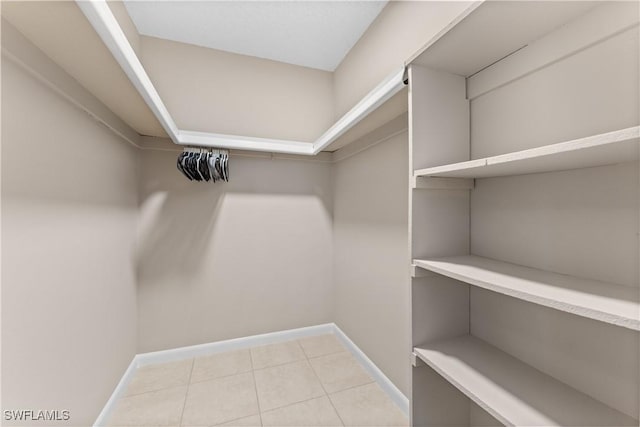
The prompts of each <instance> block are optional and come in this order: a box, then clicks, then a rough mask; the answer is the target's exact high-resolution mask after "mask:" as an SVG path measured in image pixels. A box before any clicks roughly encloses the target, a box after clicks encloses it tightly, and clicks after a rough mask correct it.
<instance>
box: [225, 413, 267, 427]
mask: <svg viewBox="0 0 640 427" xmlns="http://www.w3.org/2000/svg"><path fill="white" fill-rule="evenodd" d="M218 425H219V426H229V427H261V426H262V423H261V421H260V415H251V416H250V417H244V418H240V419H237V420H233V421H229V422H226V423H224V424H218Z"/></svg>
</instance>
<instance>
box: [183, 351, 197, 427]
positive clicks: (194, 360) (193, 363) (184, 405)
mask: <svg viewBox="0 0 640 427" xmlns="http://www.w3.org/2000/svg"><path fill="white" fill-rule="evenodd" d="M195 364H196V358H195V357H194V358H192V359H191V370H190V371H189V381H188V382H187V392H186V393H185V395H184V403H183V404H182V412H180V424H179V425H180V426H182V418H184V410H185V408H186V407H187V399H188V398H189V387H190V386H191V376H192V375H193V367H194V365H195Z"/></svg>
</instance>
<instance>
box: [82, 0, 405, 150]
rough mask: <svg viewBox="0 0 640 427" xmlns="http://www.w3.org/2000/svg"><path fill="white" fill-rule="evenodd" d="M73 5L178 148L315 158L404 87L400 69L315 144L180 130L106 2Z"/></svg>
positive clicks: (87, 2) (402, 74) (97, 0)
mask: <svg viewBox="0 0 640 427" xmlns="http://www.w3.org/2000/svg"><path fill="white" fill-rule="evenodd" d="M76 4H77V5H78V7H79V8H80V10H82V12H83V13H84V15H85V16H86V17H87V19H88V20H89V23H90V24H91V25H92V26H93V28H94V29H95V30H96V32H97V33H98V35H99V36H100V38H101V39H102V41H103V42H104V43H105V45H106V46H107V48H108V49H109V50H110V51H111V54H112V55H113V57H114V58H115V59H116V61H118V64H120V67H122V70H123V71H124V72H125V74H126V75H127V77H128V78H129V80H131V83H132V84H133V85H134V87H135V88H136V89H137V90H138V92H139V93H140V95H141V96H142V98H143V99H144V101H145V103H146V104H147V106H148V107H149V108H150V109H151V111H152V112H153V114H154V115H155V116H156V118H157V119H158V120H159V121H160V124H161V125H162V126H163V128H164V130H165V131H166V132H167V134H168V135H169V137H170V138H171V140H172V141H173V142H174V143H175V144H177V145H187V146H198V147H214V148H227V149H232V150H250V151H266V152H272V153H285V154H301V155H309V156H315V155H317V154H318V153H320V152H321V151H322V150H324V149H325V148H327V147H328V146H329V145H331V144H332V143H333V142H334V141H336V140H337V139H338V138H339V137H340V136H342V135H343V134H345V133H346V132H347V131H348V130H349V129H351V128H353V127H354V126H355V125H356V124H358V123H359V122H360V121H361V120H362V119H364V118H365V117H366V116H367V115H369V114H370V113H371V112H373V111H375V110H376V109H377V108H378V107H380V106H381V105H383V104H384V103H385V102H386V101H388V100H389V99H391V98H392V97H393V96H394V95H395V94H396V93H398V92H400V91H401V90H402V89H404V87H405V67H404V65H403V66H402V67H399V68H398V69H397V70H395V71H394V72H393V73H391V74H390V75H389V76H388V77H387V78H386V79H384V80H383V81H382V82H381V83H380V84H378V85H377V86H376V87H375V88H373V89H372V90H371V91H370V92H369V93H367V94H366V95H365V96H364V97H363V98H362V99H361V100H360V101H359V102H358V103H357V104H356V105H355V106H354V107H353V108H351V109H350V110H349V111H347V112H346V113H345V114H344V115H343V116H342V117H340V118H339V119H338V120H337V121H336V122H335V123H334V124H333V126H331V127H330V128H329V129H328V130H327V131H326V132H325V133H324V134H322V135H320V137H318V139H317V140H316V141H314V142H305V141H289V140H275V139H267V138H255V137H250V136H242V135H223V134H217V133H210V132H197V131H190V130H184V129H179V128H178V127H177V125H176V123H175V121H174V120H173V118H172V116H171V114H170V113H169V110H167V107H166V106H165V104H164V102H163V101H162V98H161V97H160V95H159V93H158V91H157V90H156V88H155V86H154V85H153V82H152V81H151V79H150V77H149V75H148V74H147V72H146V71H145V69H144V67H143V66H142V63H141V62H140V59H139V58H138V56H137V55H136V52H135V51H134V49H133V47H131V44H130V43H129V41H128V40H127V37H126V36H125V34H124V32H123V31H122V28H120V24H119V23H118V21H117V20H116V18H115V16H114V15H113V13H112V12H111V9H110V8H109V5H108V4H107V1H106V0H93V1H84V0H76Z"/></svg>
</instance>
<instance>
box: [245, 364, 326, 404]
mask: <svg viewBox="0 0 640 427" xmlns="http://www.w3.org/2000/svg"><path fill="white" fill-rule="evenodd" d="M254 375H255V377H256V388H257V390H258V399H259V401H260V409H261V410H262V411H268V410H271V409H275V408H279V407H281V406H286V405H290V404H292V403H297V402H302V401H305V400H309V399H312V398H314V397H320V396H322V395H324V390H323V388H322V385H321V384H320V381H318V378H317V377H316V374H315V372H314V371H313V369H312V368H311V365H309V362H308V361H307V360H303V361H300V362H295V363H289V364H287V365H281V366H276V367H273V368H267V369H260V370H257V371H254Z"/></svg>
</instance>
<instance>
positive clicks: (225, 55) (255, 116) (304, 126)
mask: <svg viewBox="0 0 640 427" xmlns="http://www.w3.org/2000/svg"><path fill="white" fill-rule="evenodd" d="M141 50H142V62H143V64H144V67H145V69H146V70H147V73H149V76H150V77H151V80H152V81H153V83H154V85H155V87H156V89H157V90H158V92H159V93H160V96H161V97H162V100H163V101H164V103H165V105H166V106H167V108H168V109H169V111H170V112H171V114H172V115H173V118H174V120H175V121H176V123H177V125H178V127H179V128H180V129H185V130H197V131H206V132H215V133H223V134H232V135H245V136H255V137H260V138H275V139H291V140H297V141H302V142H313V141H314V140H315V139H316V138H317V137H318V136H319V135H320V134H322V133H323V132H324V131H326V130H327V129H328V128H329V126H330V125H332V124H333V118H334V114H333V100H332V91H331V87H332V74H331V73H329V72H327V71H320V70H314V69H311V68H305V67H300V66H296V65H290V64H285V63H282V62H276V61H270V60H266V59H261V58H255V57H251V56H245V55H238V54H235V53H229V52H223V51H220V50H215V49H208V48H203V47H198V46H193V45H188V44H184V43H177V42H172V41H167V40H162V39H157V38H153V37H141Z"/></svg>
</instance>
